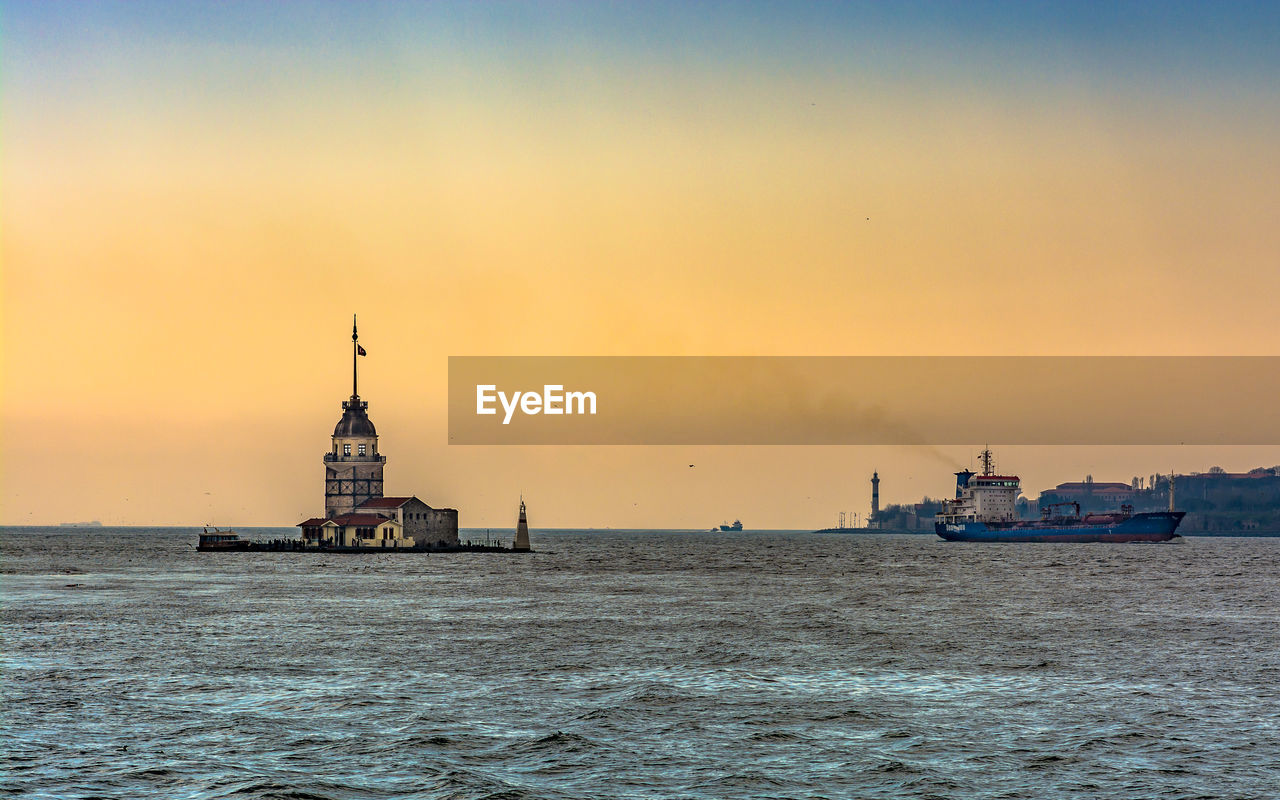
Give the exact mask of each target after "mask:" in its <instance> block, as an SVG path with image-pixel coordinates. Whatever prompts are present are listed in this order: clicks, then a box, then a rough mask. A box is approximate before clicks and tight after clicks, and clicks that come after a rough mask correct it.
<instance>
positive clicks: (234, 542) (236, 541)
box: [196, 525, 253, 550]
mask: <svg viewBox="0 0 1280 800" xmlns="http://www.w3.org/2000/svg"><path fill="white" fill-rule="evenodd" d="M252 546H253V545H252V543H251V542H250V541H249V540H248V539H241V538H240V534H238V533H236V532H235V531H220V530H218V529H217V528H214V529H213V530H209V527H208V526H207V525H206V526H205V528H204V531H203V532H202V533H201V534H200V543H199V544H197V545H196V549H197V550H249V549H251V547H252Z"/></svg>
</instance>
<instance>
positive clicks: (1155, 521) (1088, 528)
mask: <svg viewBox="0 0 1280 800" xmlns="http://www.w3.org/2000/svg"><path fill="white" fill-rule="evenodd" d="M1185 514H1186V512H1185V511H1156V512H1148V513H1143V514H1134V515H1133V516H1132V517H1129V518H1128V519H1125V520H1121V521H1119V522H1114V523H1104V524H1094V523H1091V522H1090V523H1086V522H1082V521H1080V520H1073V519H1068V520H1048V521H1044V520H1035V521H1030V520H1019V521H1016V522H960V523H952V524H947V523H942V522H935V523H934V526H933V529H934V531H935V532H937V534H938V535H939V536H941V537H942V538H943V539H946V540H947V541H949V542H1167V541H1169V540H1170V539H1173V538H1175V537H1176V536H1177V535H1178V534H1177V533H1176V531H1177V530H1178V525H1179V524H1180V523H1181V522H1182V517H1183V516H1184V515H1185Z"/></svg>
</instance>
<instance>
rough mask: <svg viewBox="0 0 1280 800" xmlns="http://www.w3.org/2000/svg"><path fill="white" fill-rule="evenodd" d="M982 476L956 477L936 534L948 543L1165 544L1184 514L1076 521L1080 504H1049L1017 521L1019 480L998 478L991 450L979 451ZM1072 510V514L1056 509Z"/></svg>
mask: <svg viewBox="0 0 1280 800" xmlns="http://www.w3.org/2000/svg"><path fill="white" fill-rule="evenodd" d="M981 459H982V474H981V475H978V474H976V473H974V472H972V471H970V470H967V469H965V470H961V471H959V472H957V473H956V497H955V499H954V500H945V501H943V508H942V511H939V512H938V514H937V516H936V517H935V518H934V531H935V532H936V533H937V534H938V535H939V536H941V537H942V538H943V539H946V540H947V541H949V542H1167V541H1169V540H1170V539H1174V538H1176V537H1177V536H1178V534H1177V530H1178V525H1179V524H1180V523H1181V522H1182V518H1183V516H1185V514H1186V512H1185V511H1174V510H1173V509H1172V508H1170V509H1169V510H1168V511H1155V512H1144V513H1141V514H1135V513H1133V507H1132V506H1128V505H1123V506H1121V507H1120V510H1119V511H1118V512H1115V513H1109V514H1085V515H1084V516H1083V517H1082V516H1081V515H1080V505H1079V504H1078V503H1053V504H1051V505H1048V506H1046V507H1044V508H1042V509H1040V519H1037V520H1029V519H1018V516H1017V506H1016V502H1017V499H1018V492H1019V490H1020V488H1021V480H1020V479H1019V478H1018V476H1017V475H996V474H995V471H994V470H993V469H992V466H991V462H992V456H991V451H990V450H989V449H987V450H983V451H982V456H981ZM1066 506H1070V507H1072V509H1073V510H1072V512H1071V513H1059V509H1062V508H1064V507H1066Z"/></svg>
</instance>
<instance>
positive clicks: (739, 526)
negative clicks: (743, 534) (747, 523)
mask: <svg viewBox="0 0 1280 800" xmlns="http://www.w3.org/2000/svg"><path fill="white" fill-rule="evenodd" d="M711 530H713V531H714V530H715V528H712V529H711ZM720 530H722V531H740V530H742V520H740V519H735V520H734V521H733V524H732V525H730V524H728V523H724V524H722V525H721V526H720Z"/></svg>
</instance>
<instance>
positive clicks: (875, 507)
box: [869, 472, 880, 525]
mask: <svg viewBox="0 0 1280 800" xmlns="http://www.w3.org/2000/svg"><path fill="white" fill-rule="evenodd" d="M879 516H880V473H879V472H872V473H871V519H870V520H869V521H870V523H871V524H872V525H875V524H878V523H879V519H877V517H879Z"/></svg>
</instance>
